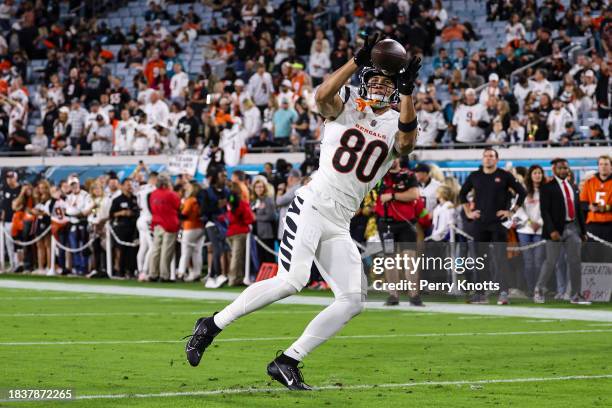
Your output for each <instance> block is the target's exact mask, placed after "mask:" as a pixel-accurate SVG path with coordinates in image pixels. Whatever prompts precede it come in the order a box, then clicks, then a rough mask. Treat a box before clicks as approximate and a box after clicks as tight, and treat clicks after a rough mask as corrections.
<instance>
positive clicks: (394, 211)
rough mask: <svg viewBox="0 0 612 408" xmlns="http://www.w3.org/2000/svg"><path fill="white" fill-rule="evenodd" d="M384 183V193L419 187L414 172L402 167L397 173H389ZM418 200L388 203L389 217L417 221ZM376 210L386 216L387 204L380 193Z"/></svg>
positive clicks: (378, 213)
mask: <svg viewBox="0 0 612 408" xmlns="http://www.w3.org/2000/svg"><path fill="white" fill-rule="evenodd" d="M382 182H383V184H384V191H383V194H386V193H399V192H401V191H406V190H409V189H411V188H413V187H418V186H419V185H418V183H417V181H416V178H415V177H414V174H412V173H411V172H410V171H409V170H407V169H401V170H400V171H399V172H397V173H391V172H389V173H387V174H386V175H385V177H384V178H383V180H382ZM416 204H417V200H414V201H410V202H406V201H398V200H393V201H389V202H388V203H387V214H386V215H387V217H388V218H392V219H393V220H395V221H416V218H417V217H418V215H419V213H418V212H417V210H418V209H417V208H416ZM374 212H375V213H376V214H377V215H378V216H379V217H384V216H385V205H384V204H383V203H382V201H381V200H380V195H379V196H378V198H377V199H376V206H375V207H374Z"/></svg>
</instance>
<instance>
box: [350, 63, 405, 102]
mask: <svg viewBox="0 0 612 408" xmlns="http://www.w3.org/2000/svg"><path fill="white" fill-rule="evenodd" d="M374 76H384V77H386V78H389V79H390V80H391V81H392V82H393V84H394V85H393V92H392V93H391V94H390V95H389V96H384V97H383V98H382V99H378V98H373V97H372V94H371V93H370V90H369V89H368V81H369V80H370V78H372V77H374ZM396 83H397V80H396V78H395V76H394V75H388V74H385V73H384V72H382V71H380V70H378V69H376V68H374V67H365V68H364V69H362V70H361V72H360V73H359V96H360V97H361V98H363V99H366V100H370V101H372V100H375V101H377V103H379V104H382V105H391V104H396V103H399V91H398V90H397V86H396V85H395V84H396Z"/></svg>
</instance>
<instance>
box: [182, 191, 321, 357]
mask: <svg viewBox="0 0 612 408" xmlns="http://www.w3.org/2000/svg"><path fill="white" fill-rule="evenodd" d="M311 202H312V197H311V196H310V195H308V194H305V195H304V198H302V197H296V198H295V199H294V200H293V202H292V203H291V205H290V207H289V210H288V212H287V215H286V217H285V230H284V234H283V239H282V242H281V245H280V253H279V272H278V274H277V275H276V276H275V277H273V278H271V279H266V280H263V281H260V282H257V283H254V284H253V285H251V286H249V287H248V288H246V289H245V290H244V291H243V292H242V293H241V294H240V295H239V296H238V297H237V298H236V299H235V300H234V301H233V302H232V303H230V304H229V305H228V306H226V307H225V308H224V309H223V310H221V311H220V312H219V313H217V314H215V315H214V316H213V317H209V318H200V319H198V321H196V325H195V328H194V332H193V335H192V337H191V339H190V340H189V342H188V343H187V345H186V348H185V351H186V354H187V359H188V360H189V363H190V364H191V365H193V366H196V365H198V364H199V362H200V359H201V358H202V354H203V352H204V350H205V349H206V347H208V345H210V343H212V341H213V339H214V337H215V336H216V335H217V334H218V333H219V332H220V331H221V330H222V329H224V328H225V327H227V326H228V325H229V324H230V323H232V322H233V321H234V320H236V319H238V318H240V317H241V316H244V315H246V314H249V313H251V312H254V311H255V310H258V309H261V308H262V307H264V306H267V305H269V304H270V303H273V302H276V301H277V300H280V299H283V298H286V297H287V296H289V295H292V294H294V293H296V292H298V291H299V290H301V289H302V288H303V287H304V286H306V284H307V283H308V279H309V277H310V267H311V265H312V262H313V259H314V257H315V251H316V248H317V246H318V243H319V238H320V236H321V222H320V220H321V216H320V214H319V213H318V211H317V210H316V209H314V208H313V205H312V203H311Z"/></svg>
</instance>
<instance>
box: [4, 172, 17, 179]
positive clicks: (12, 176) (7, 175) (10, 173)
mask: <svg viewBox="0 0 612 408" xmlns="http://www.w3.org/2000/svg"><path fill="white" fill-rule="evenodd" d="M4 177H6V178H17V172H14V171H7V172H6V174H5V175H4Z"/></svg>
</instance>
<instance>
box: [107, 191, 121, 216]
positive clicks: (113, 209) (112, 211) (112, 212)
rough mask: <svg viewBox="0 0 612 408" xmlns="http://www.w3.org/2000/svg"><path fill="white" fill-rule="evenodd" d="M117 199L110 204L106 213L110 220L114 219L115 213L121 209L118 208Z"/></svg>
mask: <svg viewBox="0 0 612 408" xmlns="http://www.w3.org/2000/svg"><path fill="white" fill-rule="evenodd" d="M119 197H121V196H119ZM119 197H117V198H115V199H113V202H112V204H111V208H110V210H109V211H108V214H109V217H110V218H115V213H116V212H119V211H121V208H119V205H120V203H119V200H118V198H119Z"/></svg>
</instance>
